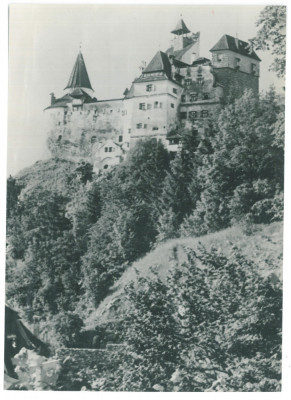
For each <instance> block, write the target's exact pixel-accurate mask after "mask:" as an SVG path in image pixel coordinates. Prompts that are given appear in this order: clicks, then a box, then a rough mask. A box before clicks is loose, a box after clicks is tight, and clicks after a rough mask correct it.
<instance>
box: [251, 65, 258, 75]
mask: <svg viewBox="0 0 291 400" xmlns="http://www.w3.org/2000/svg"><path fill="white" fill-rule="evenodd" d="M256 72H257V66H256V64H251V73H252V74H255V73H256Z"/></svg>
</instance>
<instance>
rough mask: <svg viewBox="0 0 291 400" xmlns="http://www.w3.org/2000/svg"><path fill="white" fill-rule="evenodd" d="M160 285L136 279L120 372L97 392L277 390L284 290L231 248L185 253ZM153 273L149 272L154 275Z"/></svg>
mask: <svg viewBox="0 0 291 400" xmlns="http://www.w3.org/2000/svg"><path fill="white" fill-rule="evenodd" d="M173 260H174V266H173V267H172V270H171V273H170V274H169V277H168V279H167V281H166V282H164V281H162V280H161V279H160V278H159V277H157V276H156V277H155V278H143V277H138V279H137V281H136V283H133V282H132V283H131V284H130V285H129V286H128V287H127V288H126V298H127V301H128V302H129V304H130V307H129V311H128V312H127V315H126V317H125V320H124V323H123V327H122V333H123V340H124V343H125V345H126V352H124V353H123V354H122V355H121V356H120V358H119V367H118V369H115V370H113V371H112V374H108V373H106V374H105V376H104V377H103V379H99V380H98V382H99V387H98V389H100V390H104V389H105V390H126V391H200V392H201V391H278V390H280V377H281V324H282V320H281V308H282V288H281V283H280V282H279V280H278V279H277V278H276V277H275V276H274V274H271V275H270V276H268V277H265V278H264V277H262V276H261V275H260V274H259V272H258V270H259V266H258V265H256V264H255V263H254V262H251V261H249V260H248V259H247V258H245V257H244V256H242V255H241V254H240V252H239V251H238V249H236V248H233V250H232V253H231V255H230V256H229V257H225V256H224V255H223V254H221V253H220V252H218V251H217V250H216V249H214V248H213V249H212V250H211V251H206V250H205V249H204V248H202V247H201V248H200V250H199V251H198V252H197V253H196V252H195V251H193V250H188V252H187V260H186V261H185V262H183V263H181V262H178V261H175V253H174V254H173ZM153 272H154V270H153Z"/></svg>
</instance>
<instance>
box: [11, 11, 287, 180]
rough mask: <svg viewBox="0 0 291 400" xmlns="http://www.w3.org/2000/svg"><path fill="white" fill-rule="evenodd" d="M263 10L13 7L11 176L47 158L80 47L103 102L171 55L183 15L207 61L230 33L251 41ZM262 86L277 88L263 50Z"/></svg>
mask: <svg viewBox="0 0 291 400" xmlns="http://www.w3.org/2000/svg"><path fill="white" fill-rule="evenodd" d="M262 9H263V6H247V5H244V6H233V5H232V6H216V5H214V6H180V5H170V6H169V5H168V6H165V5H163V6H150V5H147V6H133V5H130V6H126V5H121V6H112V5H111V6H104V5H22V4H18V5H11V6H10V10H9V102H8V107H9V117H8V156H7V158H8V166H7V172H8V174H12V175H13V174H15V173H16V172H18V171H19V170H20V169H22V168H23V167H26V166H29V165H31V164H33V163H34V162H35V161H36V160H38V159H42V158H45V157H46V156H47V153H46V150H45V141H46V132H45V131H44V126H43V109H44V108H45V107H47V106H48V105H49V102H50V97H49V93H51V92H54V93H55V94H56V96H57V97H59V96H62V95H63V89H64V88H65V86H66V84H67V82H68V79H69V76H70V73H71V70H72V68H73V65H74V62H75V59H76V56H77V53H78V51H79V45H80V42H82V53H83V56H84V59H85V63H86V66H87V71H88V74H89V78H90V81H91V84H92V87H93V89H94V90H95V96H96V97H97V99H99V100H101V99H110V98H119V97H122V93H123V91H124V89H125V88H126V87H129V86H130V84H131V82H132V81H133V79H134V78H135V77H137V76H138V75H139V73H140V70H139V66H140V65H141V61H142V60H145V61H146V62H149V61H150V60H151V58H152V57H153V56H154V54H155V53H156V51H158V50H162V51H165V50H166V49H167V48H168V47H169V44H170V40H171V37H172V34H171V33H170V31H171V30H172V29H173V28H174V27H175V25H176V23H177V21H178V19H179V18H180V14H182V17H183V19H184V21H185V23H186V25H187V27H188V28H189V29H190V30H191V31H192V32H197V31H200V35H201V36H200V37H201V43H200V56H205V57H208V58H210V53H209V49H210V48H211V47H212V46H213V45H214V44H215V43H216V42H217V41H218V40H219V39H220V37H221V36H222V35H223V34H229V35H232V36H237V37H238V38H239V39H242V40H245V41H247V40H248V39H249V38H252V37H254V36H255V34H256V27H255V21H256V20H257V18H258V16H259V13H260V11H261V10H262ZM258 55H259V57H260V58H261V59H262V62H261V78H260V89H261V90H266V89H267V88H268V87H269V85H270V84H272V83H274V84H275V86H276V87H278V89H279V90H281V88H282V86H283V82H282V81H278V79H277V78H276V77H275V75H274V74H273V73H270V72H269V71H268V66H269V64H270V63H271V60H272V59H271V58H270V56H269V55H268V54H266V53H262V52H258Z"/></svg>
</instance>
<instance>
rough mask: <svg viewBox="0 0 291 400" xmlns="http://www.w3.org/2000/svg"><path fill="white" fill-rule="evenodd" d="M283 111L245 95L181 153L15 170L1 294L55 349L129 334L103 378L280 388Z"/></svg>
mask: <svg viewBox="0 0 291 400" xmlns="http://www.w3.org/2000/svg"><path fill="white" fill-rule="evenodd" d="M283 122H284V109H283V107H282V105H281V103H280V101H279V100H278V97H277V95H276V93H275V91H274V90H273V89H270V91H269V92H267V93H266V94H265V95H263V96H261V97H255V96H254V95H253V93H252V92H245V94H244V95H243V96H242V98H240V99H238V100H235V101H234V102H230V103H229V104H226V105H225V107H224V108H223V109H222V110H221V111H220V113H219V114H217V115H215V116H213V118H209V119H207V120H205V121H204V124H203V129H196V126H195V125H193V127H192V128H189V129H186V128H185V127H184V128H183V129H182V130H180V129H178V130H177V132H176V133H177V134H178V135H180V138H181V150H180V152H179V153H178V154H176V156H175V157H173V155H171V154H169V152H168V151H167V149H166V148H165V147H164V146H163V144H162V143H161V142H160V141H155V140H151V139H149V140H144V141H138V142H137V143H136V144H135V145H134V146H133V147H132V149H131V150H130V151H129V153H128V156H127V159H126V160H125V161H124V162H122V163H121V164H120V165H117V166H115V167H113V168H111V169H110V170H108V171H107V172H104V173H103V174H99V175H96V174H94V173H93V170H92V165H91V164H89V163H87V162H85V161H83V162H82V160H81V159H80V162H79V163H75V162H72V161H67V160H65V159H62V158H61V157H60V156H58V158H56V157H55V158H52V159H50V160H47V161H43V162H38V163H36V164H35V165H34V166H32V167H31V168H28V169H26V170H24V171H22V172H21V173H19V174H18V175H17V176H15V177H9V179H8V182H7V267H6V297H7V300H8V301H9V302H10V304H12V306H13V307H15V308H16V309H18V310H20V311H21V314H22V316H23V318H24V319H25V320H26V321H27V322H28V323H30V324H34V325H35V326H37V327H38V329H39V331H40V335H41V336H42V337H46V338H48V339H49V342H50V345H51V346H52V347H53V348H58V347H60V346H65V347H86V346H87V347H99V346H104V345H106V343H109V342H112V341H113V342H115V343H118V344H122V345H123V346H125V348H126V349H127V352H126V354H127V355H126V357H125V358H122V357H121V356H120V357H121V358H119V359H118V360H116V362H117V364H116V365H119V366H118V368H116V369H115V370H114V371H112V374H106V376H102V371H101V372H100V373H101V375H100V376H99V377H98V379H97V378H96V379H97V381H96V382H91V383H90V385H91V386H92V387H95V388H97V390H118V391H120V390H137V391H138V390H168V391H170V390H178V391H187V390H189V391H205V390H249V391H256V390H263V391H276V390H279V387H280V360H281V355H280V354H281V353H280V351H281V350H280V349H281V336H280V335H281V300H282V299H281V297H282V292H281V290H282V288H281V281H280V275H281V271H280V269H281V262H282V219H283V183H284V173H283V166H284V123H283ZM199 242H201V245H199ZM230 242H232V244H231V243H230ZM88 328H90V329H91V330H92V331H93V333H94V335H95V339H96V340H94V341H93V340H91V339H89V335H87V336H86V332H84V331H86V329H88ZM118 357H119V356H118ZM233 371H238V372H237V374H236V373H234V372H233ZM193 377H195V379H193Z"/></svg>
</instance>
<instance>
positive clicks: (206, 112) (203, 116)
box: [201, 110, 208, 118]
mask: <svg viewBox="0 0 291 400" xmlns="http://www.w3.org/2000/svg"><path fill="white" fill-rule="evenodd" d="M201 117H202V118H205V117H208V110H202V111H201Z"/></svg>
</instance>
